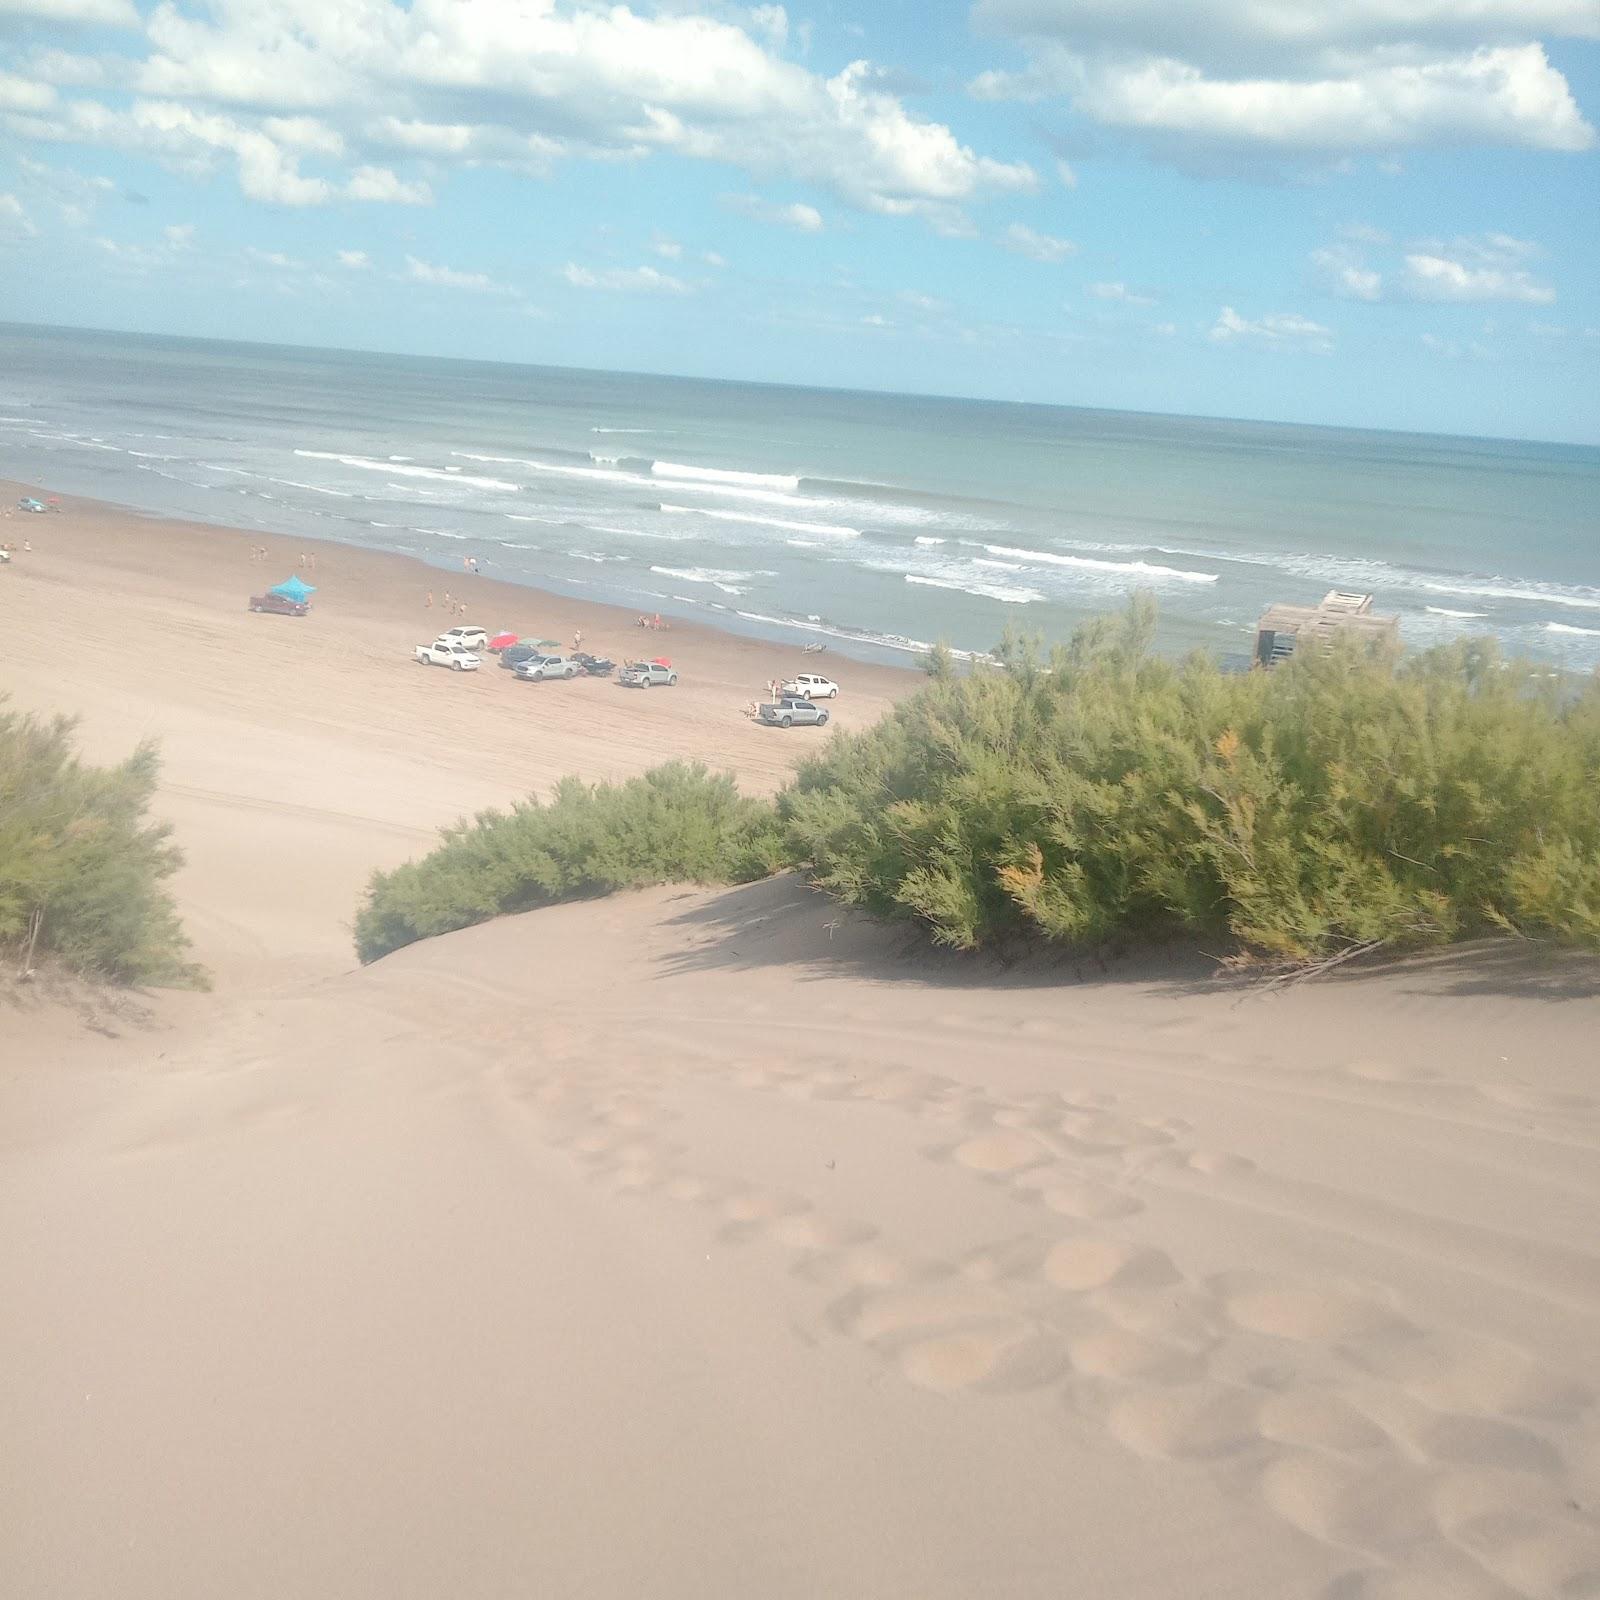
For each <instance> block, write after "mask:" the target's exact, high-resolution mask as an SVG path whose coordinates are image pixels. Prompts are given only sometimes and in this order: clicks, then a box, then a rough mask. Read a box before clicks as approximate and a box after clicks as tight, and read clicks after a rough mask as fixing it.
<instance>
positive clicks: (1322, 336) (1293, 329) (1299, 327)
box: [1209, 306, 1333, 355]
mask: <svg viewBox="0 0 1600 1600" xmlns="http://www.w3.org/2000/svg"><path fill="white" fill-rule="evenodd" d="M1209 337H1210V338H1211V339H1213V340H1214V341H1215V342H1216V343H1218V344H1231V343H1233V342H1234V341H1235V340H1238V341H1241V342H1243V343H1246V344H1255V345H1261V346H1264V347H1266V348H1268V349H1274V350H1309V351H1313V352H1315V353H1317V354H1319V355H1322V354H1326V353H1327V352H1328V351H1329V350H1331V349H1332V348H1333V330H1332V329H1331V328H1325V327H1323V325H1322V324H1321V323H1320V322H1313V321H1312V320H1311V319H1310V318H1309V317H1302V316H1301V315H1299V313H1297V312H1294V311H1269V312H1267V313H1266V314H1265V315H1264V316H1261V317H1258V318H1257V319H1256V320H1255V321H1253V322H1252V321H1249V320H1248V319H1247V318H1245V317H1241V316H1240V315H1239V313H1238V312H1237V311H1235V310H1234V309H1233V307H1232V306H1224V307H1223V308H1222V310H1221V311H1220V312H1219V313H1218V314H1217V320H1216V322H1215V323H1214V324H1213V325H1212V328H1211V332H1210V335H1209Z"/></svg>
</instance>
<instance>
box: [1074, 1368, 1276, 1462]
mask: <svg viewBox="0 0 1600 1600" xmlns="http://www.w3.org/2000/svg"><path fill="white" fill-rule="evenodd" d="M1259 1410H1260V1397H1259V1396H1257V1395H1254V1394H1252V1393H1251V1392H1250V1391H1249V1390H1247V1389H1237V1388H1230V1387H1227V1386H1226V1385H1223V1384H1212V1383H1196V1384H1180V1385H1175V1386H1171V1387H1162V1388H1145V1387H1137V1388H1134V1389H1132V1390H1131V1391H1129V1392H1128V1393H1126V1394H1122V1395H1119V1396H1118V1397H1117V1398H1115V1399H1114V1400H1113V1401H1112V1402H1111V1405H1110V1408H1109V1409H1108V1411H1107V1413H1106V1426H1107V1427H1108V1428H1109V1429H1110V1431H1111V1434H1112V1436H1113V1437H1114V1438H1115V1439H1117V1440H1118V1441H1120V1442H1121V1443H1122V1444H1124V1445H1126V1446H1127V1447H1128V1449H1130V1450H1132V1451H1134V1452H1135V1453H1136V1454H1138V1455H1141V1456H1151V1457H1154V1458H1156V1459H1159V1460H1173V1461H1198V1460H1210V1459H1213V1458H1216V1457H1219V1456H1228V1455H1235V1454H1238V1453H1239V1452H1241V1451H1246V1450H1252V1449H1258V1448H1260V1447H1261V1445H1262V1438H1261V1431H1260V1427H1259V1425H1258V1421H1257V1418H1258V1413H1259Z"/></svg>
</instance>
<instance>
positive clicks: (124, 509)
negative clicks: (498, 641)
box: [0, 477, 922, 688]
mask: <svg viewBox="0 0 1600 1600" xmlns="http://www.w3.org/2000/svg"><path fill="white" fill-rule="evenodd" d="M56 493H57V492H56V491H55V490H54V489H52V488H50V487H49V485H47V484H39V483H32V482H29V481H28V480H26V479H22V478H5V477H0V495H4V497H5V504H6V506H7V508H8V509H9V510H10V511H11V513H12V514H11V515H10V516H9V517H8V519H7V520H8V521H9V523H10V524H11V525H12V527H13V528H14V529H17V530H18V531H16V532H14V533H8V534H7V535H6V538H7V539H8V540H9V542H11V543H14V544H15V543H19V542H20V541H21V540H22V539H23V538H25V537H27V533H26V532H25V531H24V530H27V529H28V528H30V527H32V526H33V524H34V523H35V521H38V522H42V523H44V524H46V525H47V526H48V525H49V524H51V523H54V522H56V521H57V520H59V518H58V515H57V514H56V513H53V512H52V513H47V514H46V515H45V516H43V517H39V516H38V515H37V513H25V512H20V511H16V510H15V506H16V502H17V500H18V498H19V497H20V496H22V495H33V496H35V497H37V498H39V499H46V498H48V497H49V496H51V495H55V494H56ZM57 498H58V499H59V500H60V503H61V512H60V514H59V516H60V517H62V518H67V519H68V520H71V518H72V515H73V514H74V513H76V514H77V515H78V516H79V517H80V518H81V517H82V516H83V515H84V514H85V513H88V514H89V515H91V516H94V517H96V518H105V517H120V518H127V519H128V520H129V521H131V522H135V523H137V524H139V525H140V526H144V527H157V528H159V529H161V530H162V534H163V536H165V537H171V536H172V535H173V534H174V533H176V532H179V531H181V532H185V533H188V534H191V535H196V536H201V537H205V538H211V539H216V538H221V539H232V540H235V541H237V542H239V543H242V544H245V545H261V546H264V547H265V548H266V549H267V550H268V551H269V553H270V560H269V562H268V563H267V569H266V570H267V571H269V572H275V571H276V570H277V566H280V565H283V564H284V563H288V565H287V566H286V567H285V570H284V573H283V576H282V577H274V578H272V580H271V581H272V582H273V583H281V582H282V581H283V577H287V576H289V575H290V573H302V569H301V566H300V563H299V556H300V553H301V551H300V547H301V546H307V545H309V546H314V547H315V548H316V551H317V553H318V555H319V556H320V554H321V552H323V551H331V550H337V551H339V552H341V560H340V566H341V567H342V566H344V564H345V562H346V560H350V561H354V562H356V563H365V562H368V561H371V562H374V563H380V564H382V565H383V566H385V567H392V568H393V570H394V571H395V572H396V573H397V574H398V573H411V572H414V575H415V581H416V583H417V584H418V586H419V587H418V593H419V595H420V594H423V593H426V592H427V591H429V590H432V591H433V594H434V597H435V601H436V602H437V603H436V605H435V608H434V610H435V612H436V613H437V615H438V616H440V617H443V616H446V615H448V613H446V612H444V611H443V609H442V606H443V597H444V594H445V593H446V592H447V590H448V592H450V593H451V594H453V595H455V597H456V598H457V599H458V600H459V599H461V598H463V595H464V596H465V597H466V598H467V600H468V605H469V608H470V609H469V612H468V614H467V615H465V616H461V615H457V616H455V617H454V623H462V622H466V623H479V624H483V625H485V626H487V625H488V624H487V623H485V620H484V615H483V613H484V611H485V608H486V606H487V603H488V602H489V601H492V600H499V601H500V602H501V607H500V609H501V610H503V611H509V610H513V609H515V604H514V602H517V601H518V600H519V599H520V603H521V604H522V605H523V606H524V607H527V608H529V609H540V610H543V611H544V612H545V613H546V614H555V613H559V614H560V616H561V618H562V619H563V620H564V619H565V618H567V617H569V616H570V617H571V618H572V619H573V623H572V626H575V627H577V628H581V629H583V631H584V632H585V634H591V633H596V632H606V633H607V634H608V635H615V634H616V633H617V632H618V631H619V630H620V631H622V632H623V633H624V635H625V636H626V637H628V638H630V639H633V640H634V641H636V642H642V643H644V644H648V643H651V642H652V641H657V640H659V639H660V638H661V637H662V635H658V634H656V633H654V632H651V631H647V630H644V629H641V628H639V626H638V619H639V616H640V615H641V613H640V612H638V611H635V610H634V609H633V608H631V607H629V606H624V605H617V604H615V603H613V602H611V601H606V600H586V599H582V598H578V597H575V596H571V595H567V594H563V593H562V592H561V591H560V590H557V589H546V588H541V587H540V586H539V585H537V584H531V583H522V582H519V581H518V580H516V579H514V578H500V577H493V576H491V575H489V574H487V573H484V572H478V573H476V574H468V573H466V572H463V573H461V574H460V575H459V580H458V581H459V583H460V585H461V586H462V592H461V593H457V592H456V590H454V589H450V588H449V585H448V584H447V583H446V582H445V580H446V579H447V578H449V579H452V580H453V581H456V575H455V574H453V573H452V572H451V571H450V569H449V568H447V567H444V566H435V565H434V564H433V563H431V562H429V561H426V560H424V559H423V558H422V557H420V556H415V555H408V554H406V553H405V552H403V551H398V550H382V549H375V548H372V547H371V546H367V545H359V544H352V543H348V542H346V541H345V540H342V539H328V538H320V537H317V536H316V535H312V534H290V533H277V532H262V531H259V530H255V529H250V528H236V527H234V526H232V525H231V524H229V523H224V522H206V521H201V520H197V519H195V518H192V517H185V516H182V515H178V514H176V513H170V512H153V511H145V510H143V509H141V508H140V507H138V506H130V505H122V504H119V503H118V502H116V501H112V500H99V499H96V498H94V497H93V496H90V495H74V494H66V493H61V494H59V495H58V496H57ZM320 570H321V571H322V572H323V573H324V574H326V573H327V572H329V571H330V570H332V569H331V568H330V567H328V566H327V565H324V566H323V567H322V568H321V569H320ZM302 575H303V576H304V577H305V578H306V581H307V582H312V581H313V580H314V578H315V575H316V572H315V570H314V569H307V570H305V571H304V572H303V573H302ZM254 576H256V577H260V576H261V574H260V573H256V574H254ZM265 586H266V585H265V584H263V587H265ZM313 609H315V602H313ZM421 614H422V615H424V616H426V615H427V614H428V613H427V612H426V611H423V612H422V613H421ZM647 614H651V615H654V614H657V613H647ZM658 614H659V615H660V616H661V617H662V619H663V621H664V622H667V623H668V626H667V627H666V628H664V629H663V630H662V632H663V634H666V635H670V637H671V639H672V640H673V641H678V640H684V639H688V640H702V639H718V640H726V641H728V642H729V643H730V644H736V645H738V646H740V647H742V648H743V649H744V650H745V651H746V652H747V653H748V654H750V655H751V656H752V657H754V656H755V655H758V654H762V653H765V654H766V655H767V656H769V657H770V656H773V655H775V654H780V653H784V652H787V653H788V654H791V655H794V656H796V657H803V659H805V660H810V661H816V660H819V659H823V658H827V657H836V658H837V659H843V660H847V661H848V662H849V663H850V674H851V676H852V678H855V677H858V676H859V675H860V674H861V673H863V672H864V673H868V674H873V675H876V674H879V673H887V674H893V675H894V676H895V677H896V678H903V679H907V680H911V682H912V683H914V682H916V681H920V679H921V676H922V674H921V672H920V671H919V670H918V668H917V667H916V666H915V665H913V664H911V663H910V662H909V661H908V663H907V664H906V665H904V666H899V665H895V664H894V663H891V662H885V661H879V660H865V659H863V658H861V657H859V656H855V655H851V654H849V653H848V651H847V650H845V649H843V648H840V649H839V650H838V651H837V652H836V651H835V649H834V647H833V644H831V643H830V644H829V645H827V646H826V647H825V648H824V649H823V650H822V651H821V652H818V653H817V654H816V655H814V656H804V652H803V646H801V645H799V644H791V643H789V642H787V641H784V640H781V639H776V638H768V637H766V636H764V635H761V634H756V633H744V632H742V631H740V630H739V629H736V628H730V627H719V626H718V625H716V624H714V623H708V622H700V621H696V620H694V619H692V618H686V617H683V616H681V615H678V614H669V613H667V612H660V613H658ZM452 625H453V623H451V622H441V623H440V626H439V627H438V628H437V629H436V630H435V632H436V633H442V632H443V631H444V629H445V628H447V627H450V626H452ZM782 626H785V627H788V626H790V625H788V624H782ZM490 631H491V633H492V632H493V631H494V630H493V628H492V627H491V629H490ZM548 631H549V632H550V636H552V637H560V638H563V639H564V638H566V637H567V636H568V635H569V634H570V632H571V628H567V629H565V630H563V629H562V628H560V627H552V629H550V630H548ZM827 637H828V639H829V640H834V641H836V642H837V643H838V644H839V645H840V646H841V647H842V646H845V645H847V644H849V643H850V642H851V641H850V640H849V639H848V638H847V637H846V638H839V637H838V636H837V635H836V634H834V633H831V632H830V633H829V634H828V635H827ZM414 642H416V643H424V642H425V641H423V640H421V639H420V638H419V639H418V640H416V641H414ZM863 644H864V646H865V647H867V648H872V649H880V650H881V649H886V648H888V647H886V646H880V645H866V642H865V641H863ZM638 653H640V654H642V653H643V651H642V650H641V651H639V652H638ZM618 660H619V662H620V660H621V657H618ZM488 665H489V663H488V662H487V661H485V666H488ZM764 681H765V679H764V678H757V679H754V680H753V682H754V685H755V687H756V688H759V687H760V686H761V684H762V683H763V682H764Z"/></svg>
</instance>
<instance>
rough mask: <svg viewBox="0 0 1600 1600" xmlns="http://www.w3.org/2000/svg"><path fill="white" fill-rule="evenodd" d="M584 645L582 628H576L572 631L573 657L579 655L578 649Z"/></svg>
mask: <svg viewBox="0 0 1600 1600" xmlns="http://www.w3.org/2000/svg"><path fill="white" fill-rule="evenodd" d="M582 643H583V629H582V628H574V629H573V630H572V653H573V655H577V653H578V647H579V646H580V645H581V644H582Z"/></svg>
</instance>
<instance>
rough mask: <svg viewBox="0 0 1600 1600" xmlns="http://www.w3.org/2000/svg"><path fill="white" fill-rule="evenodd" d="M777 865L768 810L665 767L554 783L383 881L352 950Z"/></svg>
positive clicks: (463, 826) (732, 879)
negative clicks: (617, 892)
mask: <svg viewBox="0 0 1600 1600" xmlns="http://www.w3.org/2000/svg"><path fill="white" fill-rule="evenodd" d="M778 865H779V856H778V827H777V819H776V814H775V812H774V810H773V807H772V805H771V804H770V802H767V801H763V800H752V799H748V798H746V797H744V796H742V795H740V793H739V791H738V790H737V788H735V786H734V783H733V780H732V779H731V778H728V777H721V776H713V775H712V774H710V773H709V772H707V771H706V770H705V768H704V767H699V766H689V765H685V764H683V763H679V762H674V763H672V764H670V765H667V766H663V767H657V768H655V769H654V770H653V771H651V772H647V773H646V774H645V775H644V776H643V777H639V778H633V779H631V780H629V781H628V782H626V783H622V784H610V783H600V784H586V783H583V782H581V781H580V780H579V779H577V778H563V779H562V780H561V782H560V783H559V784H558V785H557V786H556V791H555V794H554V796H553V797H552V798H551V800H550V802H549V803H548V804H540V803H539V802H537V801H529V802H527V803H525V804H521V805H517V806H514V807H512V809H511V810H510V811H486V812H483V813H481V814H480V815H479V816H478V817H476V818H475V819H474V820H473V821H471V822H463V823H458V824H457V825H456V826H454V827H452V828H448V829H446V830H445V831H444V834H443V837H442V839H441V841H440V843H439V845H438V847H437V848H436V849H434V850H433V851H432V852H431V853H430V854H429V855H427V856H425V857H424V858H423V859H422V860H421V861H415V862H411V863H409V864H408V865H406V866H403V867H397V868H396V869H395V870H394V871H393V872H380V873H378V874H376V875H375V876H374V878H373V880H372V883H371V886H370V887H369V888H368V890H367V898H366V901H365V903H364V904H363V906H362V908H361V910H360V913H359V914H358V916H357V918H356V951H357V954H358V955H359V956H360V958H361V960H362V961H375V960H376V959H377V958H378V957H379V956H383V955H387V954H388V953H389V952H390V951H391V950H397V949H399V948H400V947H401V946H402V945H406V944H410V943H412V942H413V941H414V940H417V939H425V938H428V937H430V936H432V935H434V934H439V933H448V932H451V931H452V930H454V929H456V928H465V927H468V926H470V925H471V924H473V923H476V922H483V921H486V920H487V919H488V918H490V917H496V916H502V915H505V914H507V913H510V912H515V911H527V910H530V909H531V908H533V907H534V906H541V905H549V904H551V903H553V902H555V901H558V900H569V899H576V898H578V897H580V896H584V895H591V894H600V893H605V892H607V891H609V890H613V889H626V888H641V887H644V886H645V885H648V884H656V883H671V882H687V883H718V884H721V883H748V882H749V881H751V880H752V879H754V878H761V877H765V876H767V875H768V874H769V873H770V872H772V871H773V870H775V868H776V867H777V866H778Z"/></svg>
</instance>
